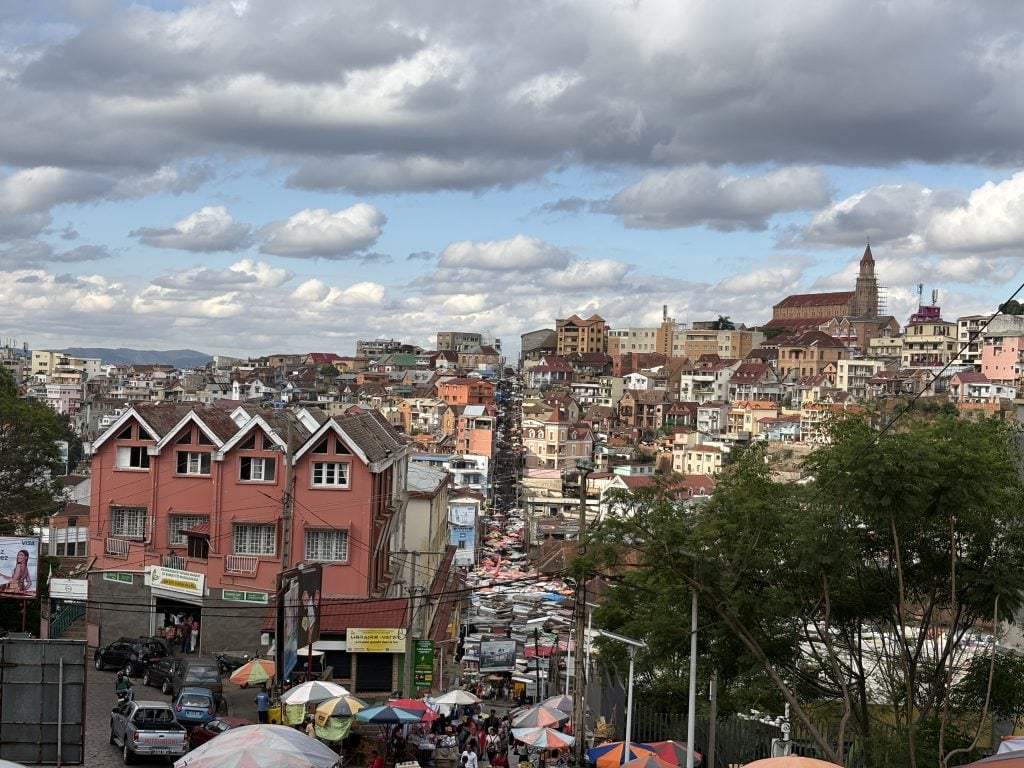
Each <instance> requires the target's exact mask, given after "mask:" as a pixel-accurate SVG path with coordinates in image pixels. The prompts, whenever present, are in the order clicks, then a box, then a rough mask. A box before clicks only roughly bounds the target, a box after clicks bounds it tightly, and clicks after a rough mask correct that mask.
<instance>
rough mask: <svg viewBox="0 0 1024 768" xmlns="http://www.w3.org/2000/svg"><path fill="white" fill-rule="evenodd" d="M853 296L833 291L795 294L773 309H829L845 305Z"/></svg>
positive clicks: (852, 294)
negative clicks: (837, 305)
mask: <svg viewBox="0 0 1024 768" xmlns="http://www.w3.org/2000/svg"><path fill="white" fill-rule="evenodd" d="M853 296H854V292H853V291H833V292H831V293H795V294H793V295H792V296H787V297H786V298H784V299H783V300H782V301H780V302H779V303H778V304H776V305H775V307H776V308H777V309H778V308H781V309H791V308H793V307H829V306H833V305H835V304H845V303H846V302H848V301H850V299H852V298H853Z"/></svg>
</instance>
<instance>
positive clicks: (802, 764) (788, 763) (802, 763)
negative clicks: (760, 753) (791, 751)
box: [745, 755, 843, 768]
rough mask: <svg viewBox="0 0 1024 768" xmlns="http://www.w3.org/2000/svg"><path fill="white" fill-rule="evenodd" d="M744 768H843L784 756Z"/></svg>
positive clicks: (804, 758) (767, 759)
mask: <svg viewBox="0 0 1024 768" xmlns="http://www.w3.org/2000/svg"><path fill="white" fill-rule="evenodd" d="M745 768H843V767H842V766H841V765H837V764H836V763H830V762H828V761H826V760H818V759H816V758H813V757H801V756H800V755H786V756H785V757H766V758H764V759H762V760H755V761H754V762H752V763H747V764H746V766H745Z"/></svg>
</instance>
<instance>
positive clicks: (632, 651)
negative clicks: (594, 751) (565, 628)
mask: <svg viewBox="0 0 1024 768" xmlns="http://www.w3.org/2000/svg"><path fill="white" fill-rule="evenodd" d="M597 634H599V635H600V636H601V637H607V638H608V639H609V640H614V641H615V642H617V643H625V644H626V645H628V646H629V683H628V685H627V687H626V743H625V746H623V748H622V756H623V758H624V759H625V760H629V744H630V739H631V738H632V736H633V658H634V657H635V656H636V651H637V648H646V647H647V643H645V642H644V641H643V640H634V639H633V638H631V637H626V636H625V635H617V634H615V633H614V632H609V631H608V630H606V629H599V630H597ZM686 751H687V755H689V753H690V748H689V745H687V750H686Z"/></svg>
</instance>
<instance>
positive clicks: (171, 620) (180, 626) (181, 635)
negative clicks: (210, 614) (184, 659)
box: [163, 613, 199, 656]
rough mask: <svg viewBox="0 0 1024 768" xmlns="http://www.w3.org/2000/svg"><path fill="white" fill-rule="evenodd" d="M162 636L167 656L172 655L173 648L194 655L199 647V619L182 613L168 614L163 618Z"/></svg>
mask: <svg viewBox="0 0 1024 768" xmlns="http://www.w3.org/2000/svg"><path fill="white" fill-rule="evenodd" d="M163 636H164V642H165V643H166V644H167V655H168V656H173V655H174V649H175V647H177V648H178V650H179V651H181V652H182V653H195V652H196V648H197V647H198V646H199V619H197V618H196V617H195V616H186V615H185V614H183V613H169V614H167V615H166V616H165V617H164V629H163Z"/></svg>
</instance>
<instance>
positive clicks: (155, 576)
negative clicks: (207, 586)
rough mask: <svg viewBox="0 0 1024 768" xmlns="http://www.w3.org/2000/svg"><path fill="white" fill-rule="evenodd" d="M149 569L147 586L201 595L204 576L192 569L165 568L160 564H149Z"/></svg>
mask: <svg viewBox="0 0 1024 768" xmlns="http://www.w3.org/2000/svg"><path fill="white" fill-rule="evenodd" d="M148 570H149V586H151V587H159V588H160V589H166V590H168V591H170V592H184V593H185V594H189V595H197V596H199V597H202V596H203V582H204V580H205V578H206V577H205V576H204V575H203V574H201V573H194V572H193V571H181V570H178V569H177V568H165V567H164V566H162V565H151V566H149V567H148Z"/></svg>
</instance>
